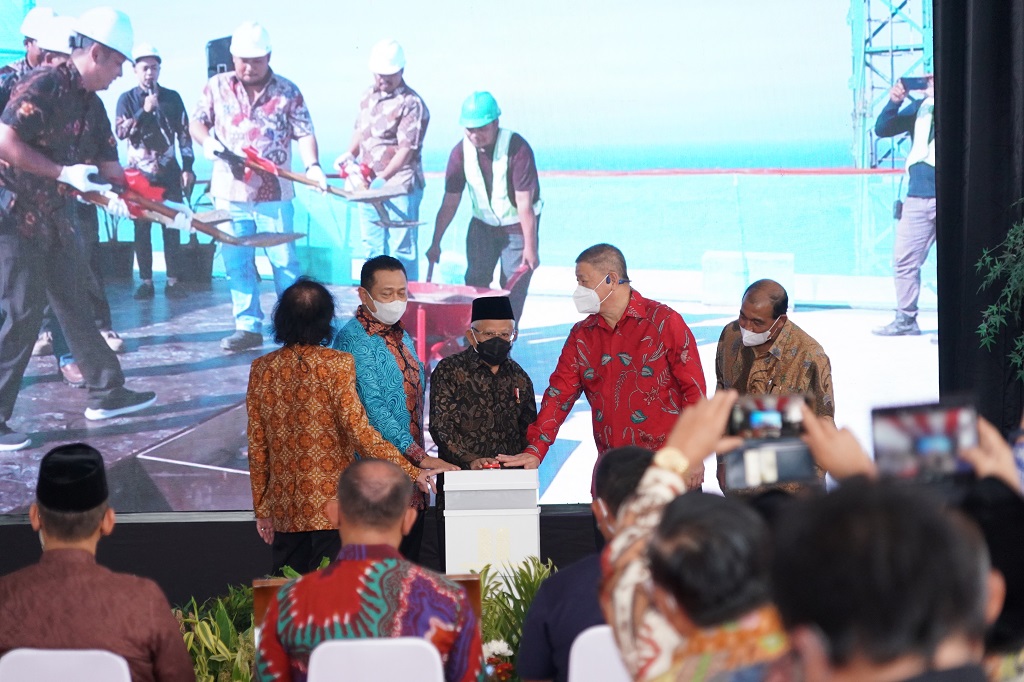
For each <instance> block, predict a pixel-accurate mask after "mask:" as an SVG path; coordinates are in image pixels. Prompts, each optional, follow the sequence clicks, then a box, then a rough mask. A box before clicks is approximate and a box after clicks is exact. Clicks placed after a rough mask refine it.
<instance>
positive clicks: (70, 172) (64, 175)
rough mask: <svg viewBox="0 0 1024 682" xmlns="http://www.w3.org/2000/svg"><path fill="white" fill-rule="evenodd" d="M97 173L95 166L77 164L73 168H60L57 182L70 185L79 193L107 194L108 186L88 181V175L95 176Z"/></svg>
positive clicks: (97, 169) (103, 183)
mask: <svg viewBox="0 0 1024 682" xmlns="http://www.w3.org/2000/svg"><path fill="white" fill-rule="evenodd" d="M99 172H100V171H99V168H97V167H96V166H93V165H91V164H88V163H79V164H75V165H74V166H64V167H63V168H61V169H60V175H58V176H57V180H58V181H59V182H63V183H64V184H66V185H71V186H72V187H74V188H75V189H77V190H78V191H79V192H100V193H104V192H109V191H110V185H109V184H107V183H105V182H95V181H93V180H90V179H89V176H90V175H96V174H98V173H99Z"/></svg>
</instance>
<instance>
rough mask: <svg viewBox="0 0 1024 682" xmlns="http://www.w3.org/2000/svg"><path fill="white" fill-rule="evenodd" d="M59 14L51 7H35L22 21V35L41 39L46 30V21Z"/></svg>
mask: <svg viewBox="0 0 1024 682" xmlns="http://www.w3.org/2000/svg"><path fill="white" fill-rule="evenodd" d="M55 16H57V14H56V13H55V12H54V11H53V10H52V9H50V8H49V7H33V8H32V9H30V10H29V11H28V14H26V15H25V20H24V21H23V22H21V35H23V36H25V37H26V38H31V39H32V40H39V35H40V34H41V33H42V32H43V31H44V30H45V29H44V27H45V26H46V22H48V21H49V20H50V19H53V18H54V17H55Z"/></svg>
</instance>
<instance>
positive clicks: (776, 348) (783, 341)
mask: <svg viewBox="0 0 1024 682" xmlns="http://www.w3.org/2000/svg"><path fill="white" fill-rule="evenodd" d="M792 331H793V329H792V326H791V325H790V324H789V319H788V318H787V319H786V323H785V324H784V325H782V330H781V331H780V332H779V335H778V336H777V337H776V338H775V343H773V344H772V347H771V348H769V349H768V352H767V353H765V354H764V355H760V356H758V357H761V358H764V357H765V356H767V355H771V356H772V357H773V358H775V359H776V360H779V359H781V358H782V351H783V349H785V347H786V346H787V345H788V344H789V339H790V337H791V336H792Z"/></svg>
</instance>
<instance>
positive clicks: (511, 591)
mask: <svg viewBox="0 0 1024 682" xmlns="http://www.w3.org/2000/svg"><path fill="white" fill-rule="evenodd" d="M554 572H555V567H554V564H553V563H551V561H550V560H549V561H548V562H547V563H541V561H540V559H538V558H537V557H535V556H532V557H528V558H527V559H526V560H525V561H524V562H522V563H521V564H517V565H514V566H509V565H507V564H506V565H505V574H504V575H502V574H497V573H495V571H494V569H493V567H492V566H491V565H490V564H488V565H486V566H484V567H483V569H482V570H481V571H480V595H481V606H482V612H481V615H480V632H481V636H482V639H483V641H484V642H490V641H492V640H495V639H498V640H504V641H505V642H507V643H508V645H509V648H510V649H511V650H512V651H513V652H515V655H514V656H513V657H512V662H513V664H514V663H515V658H516V656H517V655H518V654H519V641H520V640H521V639H522V637H523V621H525V620H526V613H527V611H529V610H530V604H532V603H533V598H534V596H536V594H537V590H538V589H540V586H541V583H543V582H544V580H545V579H546V578H547V577H548V576H550V575H551V574H552V573H554Z"/></svg>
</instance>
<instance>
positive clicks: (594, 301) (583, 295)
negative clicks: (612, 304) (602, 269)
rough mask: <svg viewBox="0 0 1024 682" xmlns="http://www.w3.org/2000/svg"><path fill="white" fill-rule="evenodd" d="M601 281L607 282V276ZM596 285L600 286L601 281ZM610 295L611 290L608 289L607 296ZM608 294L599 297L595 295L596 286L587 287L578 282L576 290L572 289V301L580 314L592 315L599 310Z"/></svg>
mask: <svg viewBox="0 0 1024 682" xmlns="http://www.w3.org/2000/svg"><path fill="white" fill-rule="evenodd" d="M601 281H602V282H607V281H608V278H607V276H606V277H605V278H604V279H603V280H601ZM597 286H598V287H599V286H601V283H600V282H599V283H598V285H597ZM611 295H612V292H611V290H609V291H608V296H611ZM608 296H605V297H604V298H600V297H598V295H597V287H594V288H593V289H588V288H587V287H585V286H583V285H582V284H580V285H579V286H577V287H576V291H574V292H573V294H572V302H573V303H575V304H576V310H578V311H579V312H580V313H581V314H583V315H593V314H594V313H599V312H601V304H602V303H604V302H605V301H606V300H608Z"/></svg>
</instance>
